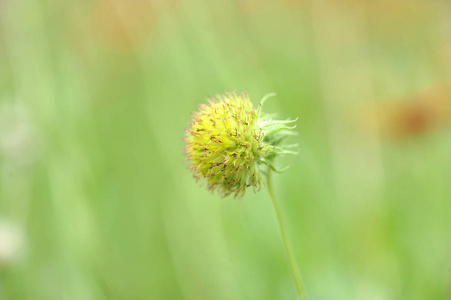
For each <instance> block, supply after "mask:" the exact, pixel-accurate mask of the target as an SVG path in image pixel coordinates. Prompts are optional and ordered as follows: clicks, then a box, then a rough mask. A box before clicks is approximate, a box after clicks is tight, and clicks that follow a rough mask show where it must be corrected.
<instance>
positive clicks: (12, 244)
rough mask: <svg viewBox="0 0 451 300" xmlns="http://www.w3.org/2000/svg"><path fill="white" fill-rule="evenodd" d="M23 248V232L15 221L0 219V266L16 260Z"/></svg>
mask: <svg viewBox="0 0 451 300" xmlns="http://www.w3.org/2000/svg"><path fill="white" fill-rule="evenodd" d="M23 248H24V232H23V230H22V228H21V227H20V226H19V225H18V224H17V223H15V222H13V221H9V220H5V219H0V267H2V266H5V265H10V264H12V263H14V262H16V261H17V259H18V258H19V257H20V255H21V253H23V250H24V249H23Z"/></svg>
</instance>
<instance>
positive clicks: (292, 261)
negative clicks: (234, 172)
mask: <svg viewBox="0 0 451 300" xmlns="http://www.w3.org/2000/svg"><path fill="white" fill-rule="evenodd" d="M266 186H267V187H268V192H269V195H270V196H271V200H272V203H273V206H274V210H275V212H276V217H277V223H278V224H279V230H280V235H281V237H282V243H283V246H284V249H285V254H286V256H287V260H288V265H289V267H290V271H291V275H292V277H293V281H294V284H295V286H296V292H297V294H298V296H299V299H300V300H305V299H307V295H306V293H305V288H304V283H303V281H302V276H301V272H300V271H299V267H298V263H297V261H296V256H295V255H294V251H293V248H292V246H291V242H290V238H289V237H288V232H287V229H286V226H285V221H284V219H283V215H282V208H281V206H280V202H279V199H278V198H277V197H276V195H275V193H274V189H273V185H272V180H271V171H269V172H268V175H267V176H266Z"/></svg>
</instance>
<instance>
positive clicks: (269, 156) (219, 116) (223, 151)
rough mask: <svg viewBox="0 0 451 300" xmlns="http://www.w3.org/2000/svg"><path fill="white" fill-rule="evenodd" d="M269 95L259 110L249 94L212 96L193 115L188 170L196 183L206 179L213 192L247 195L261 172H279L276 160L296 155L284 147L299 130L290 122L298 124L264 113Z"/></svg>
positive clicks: (188, 135) (188, 136)
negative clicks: (283, 144) (280, 157)
mask: <svg viewBox="0 0 451 300" xmlns="http://www.w3.org/2000/svg"><path fill="white" fill-rule="evenodd" d="M269 96H271V95H268V96H267V97H265V98H264V99H263V100H262V102H261V103H260V106H259V107H258V109H255V107H254V105H253V104H252V102H251V101H250V99H249V96H248V94H247V93H241V94H237V93H235V92H230V93H226V94H225V95H222V96H217V98H216V99H214V98H210V99H209V100H208V104H201V105H200V106H199V111H197V112H195V113H194V114H193V118H192V119H191V122H190V125H189V127H190V128H189V129H187V131H186V138H185V142H186V146H185V152H186V155H187V159H188V161H190V165H189V167H188V168H189V169H191V170H192V171H193V173H194V177H195V178H196V179H201V178H204V179H205V180H206V182H207V185H208V188H209V189H210V190H211V191H214V190H218V191H219V193H220V194H221V195H222V196H228V195H230V194H232V193H234V194H235V196H242V195H244V193H245V191H246V188H247V187H250V186H253V187H254V190H258V189H260V187H261V185H262V184H263V178H262V172H267V169H268V168H270V169H272V170H275V171H278V170H276V168H275V167H274V166H273V164H272V160H273V159H274V158H275V157H276V156H277V155H279V154H281V155H283V154H293V153H295V152H292V151H289V150H288V149H286V148H287V147H286V146H285V147H281V146H280V143H281V141H282V140H283V139H284V138H285V137H286V136H288V135H292V132H291V131H289V129H292V128H294V127H288V126H286V124H287V123H291V122H294V121H295V120H288V121H274V120H271V119H270V118H269V117H267V116H266V117H265V116H262V114H261V107H262V105H263V102H264V100H266V99H267V98H268V97H269ZM291 146H296V145H291ZM291 146H288V147H291Z"/></svg>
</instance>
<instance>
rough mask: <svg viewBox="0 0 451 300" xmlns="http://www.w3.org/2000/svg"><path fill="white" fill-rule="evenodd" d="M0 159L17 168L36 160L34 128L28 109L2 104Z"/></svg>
mask: <svg viewBox="0 0 451 300" xmlns="http://www.w3.org/2000/svg"><path fill="white" fill-rule="evenodd" d="M0 158H2V159H4V160H5V162H6V163H9V164H13V165H15V166H24V165H29V164H30V163H32V162H33V160H34V137H33V127H32V125H31V122H30V117H29V114H28V113H27V109H26V108H25V107H24V106H23V105H20V104H18V103H14V102H10V101H2V103H0Z"/></svg>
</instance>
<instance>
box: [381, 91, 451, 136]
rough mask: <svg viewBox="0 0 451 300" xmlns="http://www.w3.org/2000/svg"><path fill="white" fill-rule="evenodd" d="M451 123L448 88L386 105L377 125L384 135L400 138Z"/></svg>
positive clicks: (450, 102) (450, 104)
mask: <svg viewBox="0 0 451 300" xmlns="http://www.w3.org/2000/svg"><path fill="white" fill-rule="evenodd" d="M450 122H451V99H450V89H449V88H448V87H439V88H435V89H433V90H431V91H429V92H426V93H422V94H419V95H414V96H411V97H408V98H404V99H401V100H397V101H393V102H390V103H385V104H383V105H381V106H380V107H379V108H378V109H377V123H378V125H379V126H378V127H379V131H380V133H381V134H382V135H383V136H386V137H392V138H399V137H405V136H411V135H417V134H421V133H424V132H428V131H431V130H434V129H437V128H440V127H444V126H446V125H448V124H450Z"/></svg>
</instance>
